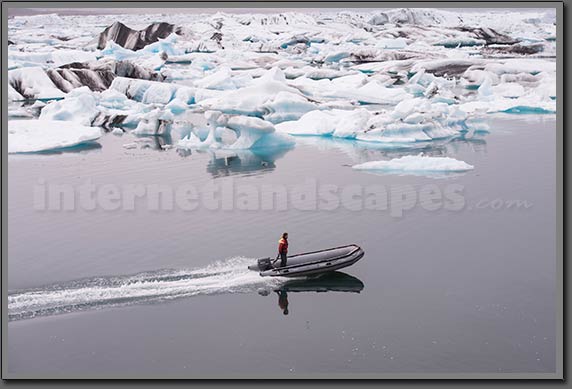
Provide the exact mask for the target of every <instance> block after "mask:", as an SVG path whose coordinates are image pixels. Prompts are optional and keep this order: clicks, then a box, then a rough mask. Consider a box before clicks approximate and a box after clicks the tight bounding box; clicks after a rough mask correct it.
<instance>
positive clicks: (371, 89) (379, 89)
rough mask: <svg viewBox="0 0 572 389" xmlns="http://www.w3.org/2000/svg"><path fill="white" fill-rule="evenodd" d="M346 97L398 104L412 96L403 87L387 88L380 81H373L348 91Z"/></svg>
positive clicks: (374, 102) (369, 101)
mask: <svg viewBox="0 0 572 389" xmlns="http://www.w3.org/2000/svg"><path fill="white" fill-rule="evenodd" d="M338 96H340V95H339V94H338ZM346 97H347V98H350V99H355V100H357V101H359V102H361V103H372V104H397V103H399V102H400V101H402V100H405V99H409V98H411V97H412V96H411V95H410V94H409V93H407V92H406V91H405V90H404V89H403V88H387V87H385V86H384V85H383V83H381V82H379V81H371V82H368V83H367V84H365V85H364V86H362V87H360V88H358V89H355V90H348V91H346Z"/></svg>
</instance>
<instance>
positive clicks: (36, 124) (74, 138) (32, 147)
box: [8, 120, 101, 153]
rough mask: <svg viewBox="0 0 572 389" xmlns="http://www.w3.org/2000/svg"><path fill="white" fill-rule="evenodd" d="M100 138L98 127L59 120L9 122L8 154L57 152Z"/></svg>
mask: <svg viewBox="0 0 572 389" xmlns="http://www.w3.org/2000/svg"><path fill="white" fill-rule="evenodd" d="M100 136H101V130H100V129H99V128H98V127H87V126H82V125H80V124H77V123H74V122H65V121H59V120H41V121H39V120H9V121H8V153H33V152H39V151H47V150H57V149H62V148H67V147H72V146H77V145H80V144H82V143H86V142H92V141H94V140H97V139H98V138H99V137H100Z"/></svg>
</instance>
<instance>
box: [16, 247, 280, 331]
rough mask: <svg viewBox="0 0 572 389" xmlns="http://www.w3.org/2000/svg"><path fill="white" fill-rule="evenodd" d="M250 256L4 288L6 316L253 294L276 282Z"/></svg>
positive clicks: (30, 315) (271, 286) (20, 316)
mask: <svg viewBox="0 0 572 389" xmlns="http://www.w3.org/2000/svg"><path fill="white" fill-rule="evenodd" d="M253 261H254V260H253V259H252V258H244V257H236V258H231V259H227V260H224V261H219V262H215V263H213V264H211V265H209V266H206V267H204V268H199V269H189V270H158V271H153V272H144V273H138V274H134V275H126V276H110V277H93V278H86V279H81V280H75V281H69V282H64V283H58V284H52V285H47V286H45V287H42V288H34V289H27V290H17V291H10V292H8V320H9V321H13V320H21V319H31V318H34V317H41V316H50V315H58V314H63V313H71V312H77V311H84V310H93V309H101V308H108V307H118V306H127V305H133V304H141V303H157V302H164V301H170V300H174V299H178V298H183V297H191V296H198V295H213V294H227V293H253V292H256V291H257V290H258V289H260V288H264V289H267V288H274V287H276V286H278V285H280V283H281V281H280V280H277V279H270V278H269V277H265V278H262V277H260V275H259V274H258V272H253V271H250V270H248V268H247V265H249V264H252V262H253Z"/></svg>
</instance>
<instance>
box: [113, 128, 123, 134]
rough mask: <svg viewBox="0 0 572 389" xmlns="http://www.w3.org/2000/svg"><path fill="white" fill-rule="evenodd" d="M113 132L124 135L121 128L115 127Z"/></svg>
mask: <svg viewBox="0 0 572 389" xmlns="http://www.w3.org/2000/svg"><path fill="white" fill-rule="evenodd" d="M111 133H112V134H113V135H118V136H121V135H123V130H122V129H121V128H114V129H113V131H111Z"/></svg>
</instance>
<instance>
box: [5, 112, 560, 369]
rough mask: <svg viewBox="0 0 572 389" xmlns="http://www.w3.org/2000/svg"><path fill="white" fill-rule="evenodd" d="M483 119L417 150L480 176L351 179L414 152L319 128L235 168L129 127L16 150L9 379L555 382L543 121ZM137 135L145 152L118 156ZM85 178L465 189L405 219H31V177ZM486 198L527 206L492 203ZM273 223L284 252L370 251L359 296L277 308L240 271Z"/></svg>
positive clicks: (337, 215)
mask: <svg viewBox="0 0 572 389" xmlns="http://www.w3.org/2000/svg"><path fill="white" fill-rule="evenodd" d="M489 125H490V127H491V130H490V133H489V134H487V135H486V136H485V137H484V138H483V139H480V140H478V141H477V140H460V139H459V140H455V141H450V142H445V143H443V144H441V145H434V147H426V148H425V149H424V150H423V152H424V153H425V155H434V156H436V155H447V156H450V157H452V158H455V159H458V160H462V161H466V162H467V163H469V164H471V165H474V166H476V168H475V169H474V170H471V171H468V172H466V173H464V174H461V175H454V176H450V177H445V178H434V177H431V176H429V177H425V176H416V175H413V176H411V175H394V174H392V175H384V174H369V173H366V172H362V171H358V170H355V169H352V168H351V166H352V165H354V164H355V163H357V162H363V161H365V160H381V159H392V158H399V157H400V156H401V155H403V153H405V154H407V153H409V151H403V150H401V151H400V150H372V149H371V148H368V147H365V148H364V147H363V145H360V144H359V142H356V141H348V140H336V139H333V138H315V137H308V138H304V139H302V141H299V142H298V144H297V145H296V147H295V148H292V149H288V150H282V151H280V152H277V153H274V154H270V155H256V154H254V153H253V152H250V151H249V152H247V153H246V154H242V155H237V156H238V158H237V157H235V158H234V159H233V158H228V157H223V158H215V157H213V155H212V154H211V153H210V152H202V153H201V152H193V153H191V154H190V155H188V154H180V153H178V152H177V151H176V149H174V148H171V149H166V150H165V149H164V148H163V147H161V146H164V144H168V143H169V139H166V140H165V139H162V138H158V137H133V139H132V138H130V137H132V136H131V135H128V134H126V135H124V136H123V137H118V136H115V135H113V134H105V135H104V136H102V138H101V139H100V143H101V147H97V148H87V149H80V150H76V151H68V152H64V153H59V154H40V155H38V154H34V155H11V156H10V163H9V193H8V195H9V197H10V204H9V206H10V208H9V227H10V242H9V256H10V262H9V268H8V271H9V274H10V277H9V290H10V292H9V296H10V298H12V299H13V300H11V301H10V303H9V310H10V311H11V314H12V316H11V321H10V323H9V331H10V336H9V343H8V347H9V353H10V356H11V357H10V359H9V370H10V371H11V372H29V371H34V372H38V373H42V374H56V373H58V374H62V373H65V374H67V373H79V372H89V373H93V374H96V373H101V374H112V373H116V374H137V373H152V374H157V375H161V374H175V373H177V374H183V375H184V374H190V375H198V374H219V373H220V372H221V371H222V372H224V373H228V374H235V373H236V374H238V373H246V374H254V375H256V374H259V373H260V372H261V371H263V372H265V373H279V374H284V375H295V374H296V373H331V372H523V371H527V372H548V371H553V370H554V367H555V357H554V356H555V329H556V324H555V306H554V297H555V293H556V290H555V277H556V270H555V252H554V235H553V229H554V221H555V205H554V201H553V199H554V195H555V187H554V180H555V177H554V174H555V173H554V172H555V154H554V151H555V149H554V147H555V146H554V145H555V119H554V117H553V116H552V117H551V116H546V115H542V116H538V115H533V116H530V115H529V116H524V115H520V116H516V115H506V114H505V115H500V116H498V115H496V116H493V117H491V119H490V121H489ZM134 140H144V141H145V142H135V143H136V144H138V147H137V148H135V149H125V148H124V147H123V145H124V144H125V143H126V142H128V141H134ZM170 141H171V142H173V140H170ZM304 141H305V142H306V143H304ZM162 142H163V143H162ZM141 144H149V145H150V146H148V147H141V146H140V145H141ZM332 165H334V166H335V168H333V166H332ZM88 177H91V178H92V180H93V181H94V183H102V184H103V183H106V184H110V183H116V184H118V185H119V184H127V183H138V182H143V183H157V184H165V185H182V184H183V183H185V182H194V183H197V182H210V181H213V180H214V181H215V182H216V181H225V180H227V181H228V180H233V181H234V182H235V183H236V184H240V183H249V184H252V185H253V186H254V187H259V186H261V185H264V184H269V183H270V184H271V183H280V184H284V185H286V186H287V187H293V186H295V185H298V184H300V183H302V182H303V181H304V179H305V178H308V177H315V178H316V179H317V180H318V181H319V182H320V183H323V184H334V185H339V186H340V187H344V186H348V185H362V186H367V185H372V184H381V185H385V186H387V187H388V188H389V187H391V186H401V185H413V186H415V187H422V186H424V185H432V184H437V185H438V186H444V185H448V184H460V185H463V187H464V192H463V193H464V198H465V202H466V205H465V207H464V209H463V210H461V211H446V210H437V211H428V210H425V209H423V208H420V207H415V208H413V209H411V210H408V211H406V212H405V213H404V215H403V217H399V218H396V217H393V216H391V215H390V214H389V211H377V212H375V211H373V212H372V211H366V210H362V211H354V210H348V209H345V208H340V209H337V210H333V211H332V210H316V211H304V210H298V209H288V210H286V211H279V210H276V211H244V210H237V209H235V210H231V211H224V210H215V211H210V210H207V209H201V208H199V209H196V210H193V211H184V210H180V209H174V210H172V211H153V210H149V209H147V208H146V207H144V206H143V207H139V208H136V209H135V210H134V211H106V210H102V209H96V210H93V211H89V210H82V209H79V210H76V211H71V212H70V211H49V210H45V211H39V210H36V209H34V199H33V191H34V187H35V186H37V185H38V182H39V180H45V182H47V183H50V182H52V183H56V182H57V183H59V184H65V183H68V184H70V185H72V186H74V185H80V184H82V183H83V182H84V181H85V179H86V178H88ZM498 199H502V200H503V201H511V200H526V201H527V202H529V203H530V204H532V206H529V207H523V206H521V207H519V208H516V207H512V208H511V207H507V206H503V207H501V208H500V209H495V208H496V206H495V207H493V206H492V205H491V204H492V202H493V201H495V200H498ZM479 204H480V205H479ZM471 207H472V209H471ZM283 230H288V231H289V232H290V236H291V247H292V251H294V252H302V251H308V250H314V249H320V248H323V247H330V246H335V245H339V244H340V243H357V244H359V245H360V246H361V247H362V248H363V249H364V250H365V252H366V256H365V257H364V259H363V260H362V261H360V262H359V263H358V264H356V265H355V266H353V267H351V268H349V269H346V270H347V272H346V273H347V274H348V275H349V276H351V277H355V278H357V279H358V280H359V282H361V283H362V284H363V287H358V288H357V289H356V288H354V289H352V288H350V290H349V291H348V290H346V292H345V293H344V287H345V286H347V285H346V283H345V282H344V281H342V283H341V285H334V288H333V289H330V290H329V291H328V288H327V287H326V288H325V289H324V287H323V286H322V287H320V286H318V287H314V288H312V285H309V286H308V288H307V290H303V291H299V292H296V291H294V292H290V293H288V299H289V314H288V315H287V316H285V315H284V314H283V312H282V310H281V309H280V307H279V306H278V296H277V295H276V293H274V292H273V291H274V290H275V289H280V287H281V285H282V284H283V283H282V282H277V283H273V282H268V281H265V280H263V279H261V278H260V277H259V276H258V275H257V274H256V273H254V272H249V271H248V270H246V266H247V265H248V264H251V263H252V261H253V260H254V259H255V258H257V257H263V256H267V255H272V253H273V252H274V250H275V247H274V246H275V245H276V241H277V237H279V235H280V233H281V232H282V231H283ZM531 240H534V242H535V243H534V245H531V244H530V241H531ZM336 286H337V288H338V289H341V290H337V291H336V290H335V289H336ZM261 290H264V291H267V292H269V293H270V295H268V296H263V295H261ZM319 291H322V293H320V292H319ZM357 292H359V293H357ZM17 298H19V300H18V301H16V299H17ZM19 315H20V316H19ZM34 316H35V317H34ZM126 353H128V354H129V355H137V358H128V357H126V355H127V354H126ZM215 362H216V363H215Z"/></svg>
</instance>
